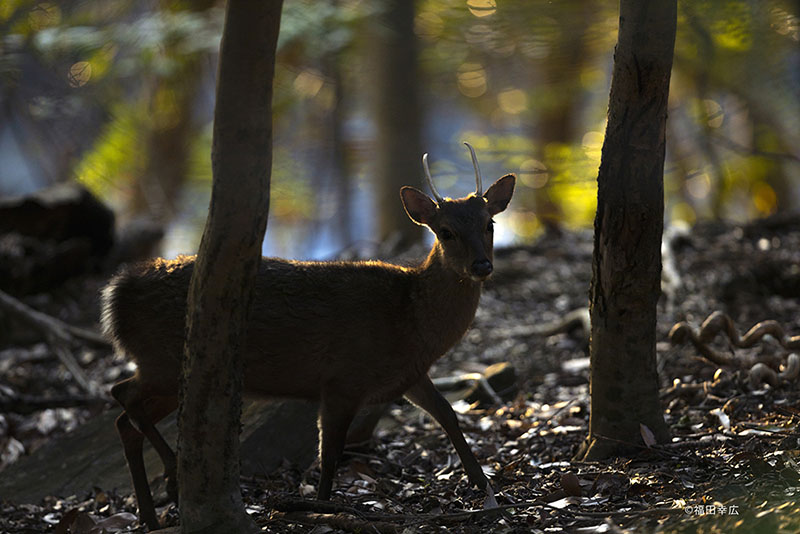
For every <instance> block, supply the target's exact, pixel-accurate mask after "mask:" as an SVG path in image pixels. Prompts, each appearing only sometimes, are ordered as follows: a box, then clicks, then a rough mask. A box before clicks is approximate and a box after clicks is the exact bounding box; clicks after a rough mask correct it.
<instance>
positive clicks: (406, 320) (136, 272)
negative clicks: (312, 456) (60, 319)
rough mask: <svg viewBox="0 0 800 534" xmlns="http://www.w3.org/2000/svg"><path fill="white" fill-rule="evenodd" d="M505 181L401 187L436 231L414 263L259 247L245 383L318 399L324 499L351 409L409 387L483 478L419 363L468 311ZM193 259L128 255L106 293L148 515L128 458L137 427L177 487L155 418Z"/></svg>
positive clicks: (417, 215) (125, 431)
mask: <svg viewBox="0 0 800 534" xmlns="http://www.w3.org/2000/svg"><path fill="white" fill-rule="evenodd" d="M513 186H514V178H513V176H510V175H509V176H506V177H504V178H502V179H500V180H498V182H497V183H495V185H493V186H492V187H491V188H490V189H489V190H488V191H487V192H486V194H485V195H484V196H482V197H476V196H474V195H472V196H469V197H466V198H463V199H456V200H450V199H446V200H444V201H442V202H441V203H440V204H439V205H437V204H435V203H434V202H433V201H432V200H430V199H429V198H428V197H427V196H425V195H424V194H423V193H421V192H419V191H418V190H415V189H413V188H403V191H402V197H403V201H404V206H405V207H406V210H407V211H408V213H409V216H410V217H411V218H412V219H414V220H415V221H416V222H418V223H420V224H425V225H427V226H429V227H430V228H431V230H433V232H434V233H436V234H437V236H438V237H439V239H437V241H436V242H435V243H434V245H433V248H432V249H431V252H430V254H429V255H428V257H427V259H426V260H425V261H424V262H422V263H421V264H420V265H419V266H417V267H401V266H398V265H392V264H388V263H383V262H377V261H366V262H304V261H290V260H282V259H275V258H264V259H263V260H262V262H261V266H260V269H259V272H258V276H257V278H256V286H255V295H254V299H253V308H252V310H251V314H250V320H249V325H248V329H247V337H246V348H245V353H244V355H243V356H244V359H245V383H244V390H245V392H246V393H247V394H250V395H258V396H265V397H294V398H303V399H312V400H319V401H320V402H321V404H322V408H321V412H320V429H321V438H322V439H321V456H322V475H321V479H320V488H319V497H320V498H327V497H328V495H329V492H330V485H331V478H332V476H333V468H334V466H335V462H336V459H337V458H338V456H339V454H340V452H341V448H342V447H343V439H344V435H343V433H345V432H346V429H347V425H349V423H350V420H351V419H352V416H353V415H354V413H355V411H356V410H357V409H358V408H359V407H360V406H362V405H364V404H365V403H372V402H382V401H388V400H392V399H394V398H397V397H399V396H401V395H403V394H404V393H406V392H408V395H409V398H410V399H411V400H413V401H414V402H416V403H417V404H419V405H420V406H422V407H423V408H425V409H426V410H428V411H429V412H430V413H431V414H432V415H433V416H434V417H435V418H436V419H437V420H438V421H439V422H440V423H441V424H442V426H443V427H444V428H445V430H446V431H447V433H448V435H450V437H451V439H452V440H453V442H454V444H455V446H456V449H457V450H458V452H459V455H460V456H461V457H462V463H464V464H465V468H466V469H467V471H468V474H469V475H470V479H471V481H472V482H473V483H475V484H478V485H483V484H484V483H485V484H486V485H487V486H488V481H486V479H485V477H484V476H483V473H482V472H481V471H480V467H479V466H478V464H477V462H476V461H475V460H474V457H472V454H471V452H469V449H468V447H467V446H466V443H465V442H464V440H463V436H461V433H460V430H458V426H457V422H456V421H455V416H454V415H453V414H452V410H451V409H450V408H449V405H446V401H444V400H443V399H442V398H441V396H440V395H439V394H438V393H437V392H435V390H433V389H432V388H433V386H432V384H431V383H430V380H429V379H428V378H427V371H428V368H429V367H430V366H431V364H432V363H433V362H434V361H435V360H436V359H437V358H439V357H441V356H442V355H443V354H444V353H445V352H446V351H447V350H448V349H450V348H451V347H452V346H453V345H454V344H455V343H456V342H458V340H459V339H460V338H461V337H462V336H463V334H464V332H465V331H466V330H467V328H468V327H469V325H470V323H471V322H472V319H473V318H474V316H475V310H476V308H477V305H478V300H479V297H480V289H481V283H482V279H483V278H485V276H486V275H488V273H486V272H485V271H486V263H487V262H488V266H489V267H488V270H489V272H490V271H491V261H492V232H491V230H490V229H489V228H488V227H489V226H490V224H489V221H490V220H491V216H492V215H494V214H495V213H497V212H499V211H502V210H503V209H505V207H506V205H507V204H508V201H509V200H510V198H511V194H512V192H513ZM442 236H444V237H442ZM194 259H195V258H194V257H187V256H182V257H178V258H177V259H175V260H164V259H155V260H152V261H148V262H145V263H140V264H137V265H133V266H130V267H127V268H124V269H123V270H121V271H120V272H119V273H118V274H117V275H115V276H114V277H113V278H112V280H111V281H110V282H109V284H108V286H107V287H106V288H105V289H104V291H103V297H102V300H103V317H102V323H103V327H104V330H105V332H106V333H107V334H108V336H109V337H110V338H111V339H112V340H113V342H114V344H115V347H116V349H117V350H118V351H120V352H123V353H125V354H126V355H127V356H128V357H129V358H131V359H132V360H133V361H135V362H136V364H137V366H138V370H137V372H136V375H135V376H134V377H133V378H131V379H128V380H126V381H122V382H120V383H119V384H117V385H115V386H114V388H113V389H112V394H113V395H114V396H115V398H117V400H119V402H120V403H121V404H122V406H123V407H124V408H125V412H124V413H123V415H122V416H121V417H120V420H118V422H117V426H118V428H119V430H120V434H121V436H122V439H123V444H125V451H126V457H127V458H128V462H129V466H130V467H131V473H132V477H133V479H134V486H135V488H136V493H137V498H138V499H139V507H140V511H141V513H142V515H143V518H144V520H145V521H146V522H147V524H148V526H149V527H150V528H155V527H156V526H157V524H158V522H157V520H156V519H155V516H154V512H150V511H149V510H146V508H149V507H150V506H151V505H150V504H148V502H150V501H148V499H150V495H149V488H147V481H146V478H143V477H144V475H143V473H144V467H143V464H142V465H139V460H138V458H137V456H139V455H140V454H141V453H140V449H141V443H140V442H141V440H142V437H141V435H140V436H136V434H135V432H136V431H138V433H140V434H142V435H144V436H147V437H148V439H150V440H151V441H154V440H155V441H154V445H156V448H157V449H158V450H159V454H161V457H162V459H163V460H164V463H165V467H166V470H167V474H168V475H169V476H170V477H171V478H172V479H173V486H172V488H171V489H172V493H173V494H174V469H175V467H174V454H173V453H172V451H171V450H170V449H169V446H168V445H166V444H165V443H161V442H163V439H162V438H160V435H158V432H157V430H155V427H154V423H155V422H156V421H157V420H158V419H160V418H161V417H163V416H164V415H166V414H167V413H169V411H171V410H172V409H174V406H175V405H176V404H177V392H178V376H179V372H180V367H181V358H182V355H183V345H184V331H185V327H184V323H185V317H186V300H187V292H188V288H189V281H190V278H191V276H192V270H193V267H194ZM478 263H482V264H483V265H482V266H481V267H480V268H479V267H476V265H477V264H478ZM476 272H479V275H476V274H475V273H476ZM132 427H135V430H134V429H133V428H132ZM341 427H344V428H341ZM137 439H138V441H136V440H137ZM326 442H327V443H326ZM328 446H329V447H328ZM328 448H329V449H330V450H327V449H328ZM465 456H466V457H465ZM137 479H138V480H137ZM326 486H327V487H326ZM145 493H147V494H146V495H145ZM143 504H144V505H143Z"/></svg>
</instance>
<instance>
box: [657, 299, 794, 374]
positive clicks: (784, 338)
mask: <svg viewBox="0 0 800 534" xmlns="http://www.w3.org/2000/svg"><path fill="white" fill-rule="evenodd" d="M720 333H722V334H724V335H725V336H727V338H728V339H729V340H730V343H731V345H733V346H734V347H737V348H750V347H753V346H754V345H755V344H756V343H758V342H760V341H762V340H763V338H764V336H771V337H772V338H774V339H775V340H777V341H778V343H780V345H781V347H783V348H784V349H787V350H796V349H800V336H789V335H788V334H787V333H786V332H785V331H784V329H783V327H782V326H781V325H780V324H779V323H778V322H777V321H772V320H768V321H762V322H760V323H757V324H756V325H754V326H753V327H752V328H751V329H750V330H748V331H747V332H746V333H745V334H744V335H743V336H740V335H739V331H738V330H737V329H736V325H734V324H733V320H732V319H731V318H730V317H729V316H728V315H726V314H724V313H722V312H720V311H715V312H713V313H712V314H711V315H709V316H708V317H707V318H706V320H705V321H703V324H702V325H700V328H699V330H697V331H696V332H695V330H694V329H693V328H692V327H691V326H690V325H689V324H688V323H686V322H680V323H677V324H676V325H674V326H673V327H672V329H671V330H670V331H669V339H670V341H671V342H672V344H673V345H679V344H682V343H686V342H687V341H688V342H690V343H691V344H692V345H693V346H694V347H695V349H697V352H699V353H700V354H701V355H703V356H704V357H705V358H706V359H707V360H709V361H710V362H712V363H714V364H716V365H718V366H721V367H733V368H736V369H748V368H749V378H750V383H751V385H752V386H753V387H754V388H759V387H761V386H762V385H763V384H764V383H767V384H770V385H771V386H773V387H776V386H778V385H779V384H780V382H781V381H787V382H790V381H795V380H796V379H797V378H798V376H800V357H799V356H798V355H797V354H794V353H792V354H789V355H788V357H787V359H786V363H785V365H784V369H783V370H782V371H780V372H776V371H775V368H778V367H780V366H781V365H783V361H782V358H780V357H778V358H774V359H771V360H770V361H761V362H755V363H753V362H752V361H750V362H745V361H742V360H740V359H738V358H736V355H735V354H730V355H728V354H722V353H720V352H717V351H716V350H714V349H712V348H711V347H709V346H708V344H709V343H710V342H711V341H713V340H714V338H715V337H716V336H717V335H718V334H720Z"/></svg>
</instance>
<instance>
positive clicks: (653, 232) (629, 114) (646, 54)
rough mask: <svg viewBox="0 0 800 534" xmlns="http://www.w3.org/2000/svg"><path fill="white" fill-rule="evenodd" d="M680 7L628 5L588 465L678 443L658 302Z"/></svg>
mask: <svg viewBox="0 0 800 534" xmlns="http://www.w3.org/2000/svg"><path fill="white" fill-rule="evenodd" d="M676 12H677V5H676V0H654V1H652V2H638V1H636V0H621V2H620V19H619V20H620V27H619V37H618V42H617V48H616V51H615V54H614V74H613V78H612V82H611V96H610V99H609V113H608V126H607V128H606V136H605V142H604V144H603V152H602V161H601V164H600V172H599V174H598V177H597V184H598V195H597V215H596V217H595V231H594V255H593V258H592V284H591V291H590V292H591V317H592V339H591V347H590V353H591V420H590V423H589V437H588V439H587V441H586V443H585V444H584V446H583V448H582V450H581V451H580V453H579V457H581V458H582V459H584V460H596V459H600V458H605V457H608V456H611V455H617V454H626V453H629V452H631V451H635V450H636V449H638V448H640V447H642V446H643V439H642V431H641V426H640V425H645V426H646V427H648V428H649V429H650V430H651V431H652V432H653V433H654V435H655V438H656V440H657V441H659V442H664V441H665V440H667V439H668V437H669V429H668V428H667V425H666V423H665V422H664V417H663V414H662V411H661V406H660V403H659V398H658V376H657V372H656V305H657V302H658V297H659V295H660V279H661V234H662V231H663V226H664V221H663V218H664V148H665V130H666V120H667V97H668V94H669V79H670V71H671V68H672V56H673V47H674V44H675V27H676V17H677V15H676Z"/></svg>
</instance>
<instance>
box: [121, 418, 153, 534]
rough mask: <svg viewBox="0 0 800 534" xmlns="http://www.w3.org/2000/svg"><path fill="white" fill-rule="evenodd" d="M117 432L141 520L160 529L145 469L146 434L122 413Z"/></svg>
mask: <svg viewBox="0 0 800 534" xmlns="http://www.w3.org/2000/svg"><path fill="white" fill-rule="evenodd" d="M116 427H117V432H118V433H119V437H120V439H121V440H122V447H123V451H124V452H125V460H126V461H127V462H128V470H129V471H130V473H131V481H132V482H133V491H134V492H135V493H136V502H137V503H138V505H139V519H140V520H141V522H142V523H144V524H145V525H147V528H148V529H150V530H157V529H158V528H159V524H158V518H157V517H156V508H155V505H154V504H153V495H152V494H151V493H150V484H149V483H148V482H147V472H146V471H145V468H144V456H143V454H142V445H143V443H144V434H142V433H141V432H139V431H138V430H136V429H135V428H134V427H133V425H132V424H131V421H130V418H128V414H127V413H125V412H122V414H120V416H119V417H117V420H116Z"/></svg>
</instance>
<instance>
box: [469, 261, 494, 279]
mask: <svg viewBox="0 0 800 534" xmlns="http://www.w3.org/2000/svg"><path fill="white" fill-rule="evenodd" d="M490 274H492V262H490V261H489V260H475V261H474V262H472V275H473V276H477V277H478V278H486V277H487V276H489V275H490Z"/></svg>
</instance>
